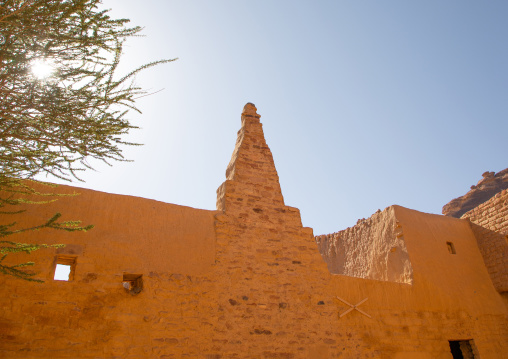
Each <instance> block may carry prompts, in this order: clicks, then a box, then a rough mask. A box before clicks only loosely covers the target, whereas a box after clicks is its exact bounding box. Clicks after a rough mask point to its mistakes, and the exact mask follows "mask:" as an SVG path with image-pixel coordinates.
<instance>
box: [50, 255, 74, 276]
mask: <svg viewBox="0 0 508 359" xmlns="http://www.w3.org/2000/svg"><path fill="white" fill-rule="evenodd" d="M75 269H76V257H74V256H64V255H59V256H57V257H56V265H55V274H54V276H53V279H54V280H62V281H66V282H69V281H71V280H73V279H74V271H75Z"/></svg>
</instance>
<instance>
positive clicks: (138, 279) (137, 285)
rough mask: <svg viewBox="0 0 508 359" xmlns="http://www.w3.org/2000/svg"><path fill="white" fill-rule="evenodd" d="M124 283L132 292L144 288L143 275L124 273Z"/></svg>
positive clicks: (138, 291)
mask: <svg viewBox="0 0 508 359" xmlns="http://www.w3.org/2000/svg"><path fill="white" fill-rule="evenodd" d="M122 284H123V287H124V288H125V290H126V291H127V292H129V293H130V294H132V295H134V294H138V293H140V292H141V291H142V290H143V275H142V274H130V273H124V274H123V281H122Z"/></svg>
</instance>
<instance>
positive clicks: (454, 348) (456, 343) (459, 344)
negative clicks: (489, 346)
mask: <svg viewBox="0 0 508 359" xmlns="http://www.w3.org/2000/svg"><path fill="white" fill-rule="evenodd" d="M449 343H450V351H451V352H452V356H453V359H474V358H475V356H474V351H473V348H474V343H473V341H472V340H450V341H449Z"/></svg>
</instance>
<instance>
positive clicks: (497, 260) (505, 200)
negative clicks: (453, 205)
mask: <svg viewBox="0 0 508 359" xmlns="http://www.w3.org/2000/svg"><path fill="white" fill-rule="evenodd" d="M461 218H463V219H468V220H470V221H471V227H472V229H473V231H474V233H475V235H476V238H477V240H478V247H479V249H480V251H481V253H482V255H483V259H484V261H485V265H486V267H487V269H488V271H489V273H490V277H491V278H492V282H493V283H494V286H495V287H496V289H497V290H498V291H499V292H508V190H503V191H501V192H499V193H498V194H496V195H495V196H494V197H492V198H491V199H489V200H488V201H487V202H484V203H482V204H480V205H479V206H478V207H476V208H474V209H472V210H471V211H469V212H466V213H465V214H464V215H463V216H462V217H461Z"/></svg>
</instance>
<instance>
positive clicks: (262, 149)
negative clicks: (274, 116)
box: [0, 104, 508, 359]
mask: <svg viewBox="0 0 508 359" xmlns="http://www.w3.org/2000/svg"><path fill="white" fill-rule="evenodd" d="M61 188H62V190H63V191H64V192H65V191H67V192H72V191H73V190H76V191H79V192H81V195H79V196H77V197H74V198H69V197H62V198H61V199H60V200H59V201H58V202H56V203H51V204H47V205H44V206H41V207H40V208H39V207H32V208H31V209H30V210H29V212H28V213H26V214H24V215H23V221H25V223H40V222H41V221H42V220H44V219H47V218H48V217H50V216H51V215H52V214H53V213H55V212H56V211H57V210H58V211H61V212H62V213H64V214H67V213H72V217H70V218H67V219H73V218H79V219H81V220H83V222H84V223H86V224H88V223H93V224H95V228H94V229H93V230H92V231H90V232H87V233H72V234H68V233H65V232H63V231H40V232H31V233H25V234H23V235H20V237H19V238H18V239H16V240H19V241H20V242H27V243H28V242H36V243H67V244H68V246H67V247H66V248H64V249H63V250H60V252H59V253H57V250H56V249H47V250H40V251H37V252H34V253H33V254H32V255H31V256H30V257H27V256H23V255H22V256H21V258H18V259H16V261H18V262H21V261H23V260H25V259H27V258H30V259H32V260H34V261H35V262H36V263H37V265H36V268H35V269H36V270H37V271H38V272H39V273H40V274H39V278H42V279H45V280H46V283H44V284H39V283H26V282H22V281H20V280H16V279H13V278H11V277H7V276H0V357H2V358H24V359H27V358H122V359H123V358H128V359H134V358H155V359H170V358H171V359H180V358H204V359H239V358H255V359H258V358H263V359H269V358H278V359H281V358H284V359H300V358H305V359H327V358H351V359H353V358H387V359H388V358H400V359H402V358H404V359H405V358H414V359H431V358H442V359H445V358H447V359H450V358H451V352H450V347H449V343H448V340H471V339H473V340H474V345H475V348H476V350H477V351H478V353H479V354H480V356H481V357H482V358H503V357H504V356H505V353H506V352H508V327H507V321H506V318H507V314H508V312H507V307H506V306H505V304H504V302H503V300H502V298H501V296H500V295H499V293H498V292H497V291H496V290H495V288H494V286H493V285H492V283H491V282H490V279H489V274H488V272H487V270H486V269H485V266H484V264H483V259H482V255H481V254H480V252H479V250H478V247H477V244H476V239H475V237H474V235H473V232H472V231H471V228H470V225H469V223H468V222H467V221H464V220H460V219H456V218H450V217H444V216H437V215H429V214H424V213H420V212H417V211H412V210H409V209H406V208H403V207H399V206H392V207H389V208H388V209H386V210H385V211H383V212H381V213H377V214H376V215H374V216H373V217H372V218H370V219H369V220H365V221H363V222H361V223H359V225H358V226H356V229H349V230H348V231H349V232H348V231H346V232H344V233H342V234H341V237H340V238H343V240H344V243H345V244H344V247H347V248H349V249H348V253H351V256H356V257H357V258H353V262H352V263H353V264H354V265H353V266H352V267H348V265H347V261H346V264H345V265H344V267H345V268H346V267H347V268H350V269H348V270H350V272H351V273H359V274H360V275H363V276H368V275H371V276H373V277H376V278H375V279H382V280H373V279H364V278H354V277H351V276H346V275H338V274H332V273H330V272H329V270H328V269H327V263H325V261H324V260H323V257H322V256H321V254H320V252H319V249H318V246H317V244H316V242H315V240H314V237H313V233H312V229H310V228H305V227H302V223H301V219H300V214H299V211H298V209H296V208H293V207H289V206H286V205H285V203H284V198H283V196H282V193H281V189H280V185H279V179H278V175H277V172H276V170H275V165H274V163H273V159H272V155H271V152H270V150H269V148H268V146H267V145H266V142H265V139H264V135H263V128H262V126H261V124H260V122H259V115H258V114H257V113H256V109H255V107H254V105H252V104H248V105H247V106H246V107H245V109H244V112H243V114H242V128H241V130H240V131H239V133H238V140H237V144H236V148H235V151H234V153H233V156H232V159H231V163H230V165H229V166H228V170H227V173H226V181H225V182H224V183H223V184H222V185H221V186H220V187H219V189H218V191H217V208H218V210H217V211H205V210H198V209H193V208H188V207H182V206H176V205H172V204H165V203H160V202H156V201H151V200H146V199H142V198H134V197H128V196H118V195H111V194H105V193H100V192H95V191H89V190H82V189H73V188H71V187H61ZM0 221H2V222H0V223H6V222H8V220H6V218H5V217H1V218H0ZM9 221H11V219H10V218H9ZM22 224H23V223H20V225H22ZM401 229H403V232H401ZM353 233H357V234H358V235H359V237H358V238H359V239H358V246H359V247H360V248H355V244H354V242H353V239H354V235H353ZM401 235H403V236H401ZM375 236H379V237H377V238H376V237H375ZM327 238H328V237H327ZM330 238H331V239H329V242H330V243H329V246H328V249H326V251H328V252H329V253H330V258H332V257H333V255H337V253H339V252H338V251H337V250H336V249H334V247H333V246H334V245H335V246H336V247H337V248H338V247H339V245H338V244H334V241H335V240H336V239H335V238H334V237H333V236H332V237H330ZM337 238H339V237H337ZM13 239H14V238H13ZM337 240H338V239H337ZM447 242H453V243H454V245H455V248H456V254H450V252H449V251H448V247H447ZM323 248H325V247H323ZM393 248H395V250H394V251H392V249H393ZM333 251H335V252H333ZM371 251H372V252H373V253H370V252H371ZM334 253H335V254H334ZM391 253H392V254H393V253H396V254H399V253H400V254H402V256H401V257H399V258H397V257H396V258H395V259H396V260H392V259H390V255H391ZM59 254H67V255H74V256H75V258H76V270H75V276H74V279H73V280H72V281H69V282H63V281H55V280H53V279H52V274H53V271H54V266H55V257H56V256H57V255H59ZM363 257H365V258H363ZM13 259H14V258H13ZM355 260H356V261H357V262H355ZM371 262H374V263H371ZM11 263H13V262H11ZM355 263H356V264H355ZM393 263H395V264H396V265H394V266H392V264H393ZM401 263H402V264H403V265H399V264H401ZM355 266H356V267H355ZM361 266H366V267H367V268H369V269H368V271H365V272H363V270H362V269H361V268H360V267H361ZM332 267H333V265H332ZM339 267H340V266H339ZM392 267H395V269H393V268H392ZM409 268H412V277H411V276H409V275H406V274H405V273H408V272H407V271H408V270H409ZM129 273H130V274H132V275H135V274H138V275H142V276H143V277H142V279H143V290H142V291H141V292H140V293H139V294H135V295H133V294H132V293H130V292H128V291H127V290H126V289H125V288H124V286H123V283H122V281H123V278H125V277H124V275H125V274H129ZM390 273H391V274H390ZM393 273H396V275H393ZM374 274H375V275H374ZM408 278H412V281H410V280H408ZM339 298H340V299H339ZM347 303H349V304H350V305H351V306H353V307H351V306H350V305H348V304H347ZM358 303H361V305H359V304H358ZM356 305H358V307H356V309H355V306H356ZM360 310H361V311H362V312H361V311H360Z"/></svg>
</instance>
